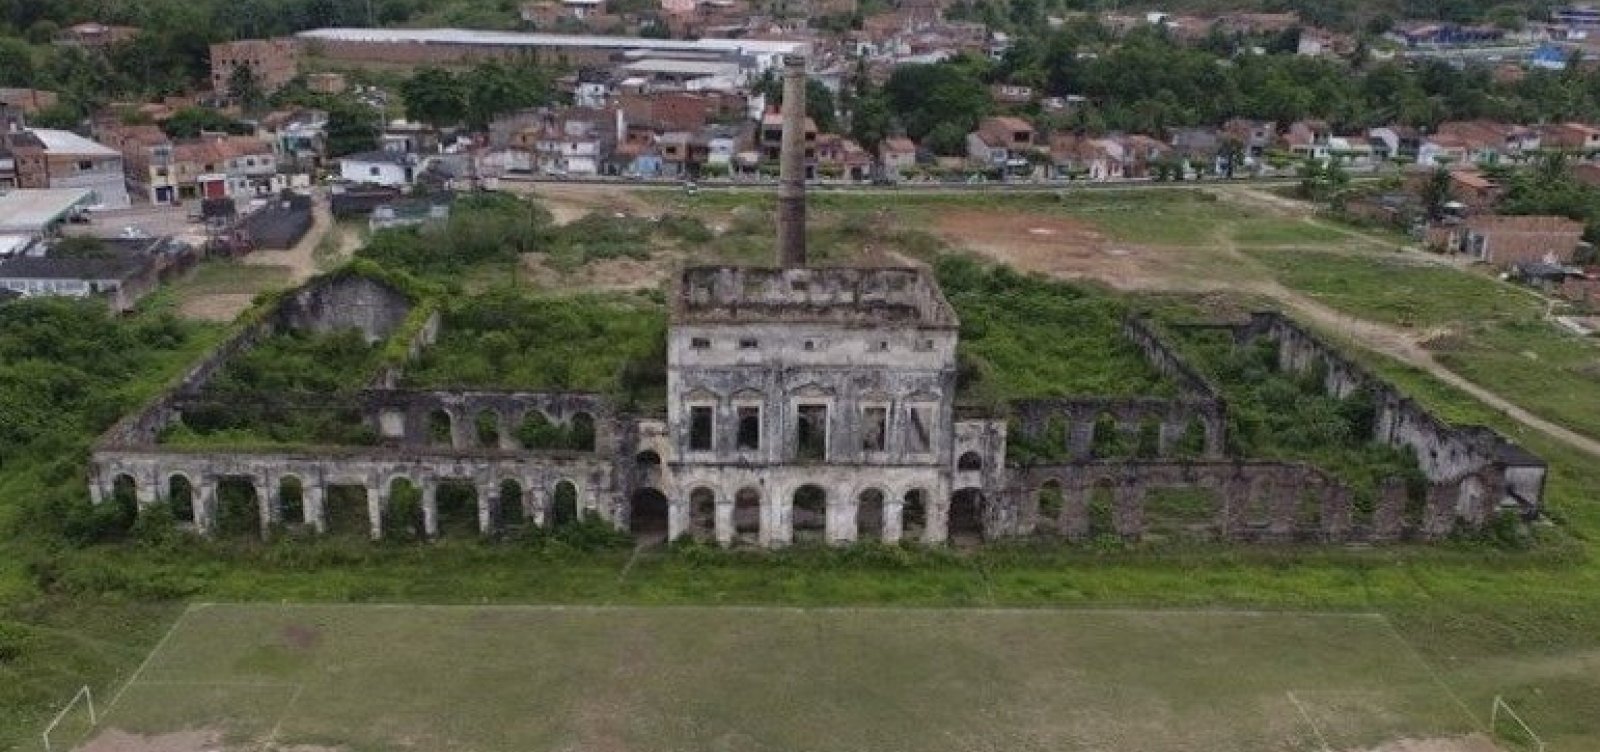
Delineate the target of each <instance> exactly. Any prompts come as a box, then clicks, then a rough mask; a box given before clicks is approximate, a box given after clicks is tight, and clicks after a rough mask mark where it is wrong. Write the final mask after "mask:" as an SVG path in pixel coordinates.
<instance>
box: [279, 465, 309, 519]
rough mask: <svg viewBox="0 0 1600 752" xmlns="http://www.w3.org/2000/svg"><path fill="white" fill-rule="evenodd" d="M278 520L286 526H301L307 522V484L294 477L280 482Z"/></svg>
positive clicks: (284, 478)
mask: <svg viewBox="0 0 1600 752" xmlns="http://www.w3.org/2000/svg"><path fill="white" fill-rule="evenodd" d="M278 520H279V521H280V522H282V523H283V524H285V525H299V524H303V523H304V522H305V520H306V488H305V484H304V483H301V482H300V479H299V478H297V477H295V476H293V475H285V476H283V478H282V479H281V480H279V481H278Z"/></svg>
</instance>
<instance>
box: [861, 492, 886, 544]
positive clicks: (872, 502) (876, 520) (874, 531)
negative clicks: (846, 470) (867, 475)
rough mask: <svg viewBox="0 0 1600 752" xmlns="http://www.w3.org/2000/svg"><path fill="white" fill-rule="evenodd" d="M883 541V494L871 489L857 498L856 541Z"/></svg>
mask: <svg viewBox="0 0 1600 752" xmlns="http://www.w3.org/2000/svg"><path fill="white" fill-rule="evenodd" d="M882 539H883V492H882V491H880V490H878V489H876V488H869V489H867V490H865V491H862V492H861V493H860V495H858V496H856V540H882Z"/></svg>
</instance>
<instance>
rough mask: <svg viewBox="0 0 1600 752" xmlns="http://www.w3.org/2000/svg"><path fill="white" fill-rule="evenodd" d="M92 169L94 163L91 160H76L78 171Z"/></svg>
mask: <svg viewBox="0 0 1600 752" xmlns="http://www.w3.org/2000/svg"><path fill="white" fill-rule="evenodd" d="M92 169H94V163H93V162H90V161H89V160H87V159H84V160H80V161H79V162H78V171H79V172H88V171H90V170H92Z"/></svg>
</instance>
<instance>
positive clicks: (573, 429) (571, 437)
mask: <svg viewBox="0 0 1600 752" xmlns="http://www.w3.org/2000/svg"><path fill="white" fill-rule="evenodd" d="M566 448H567V449H576V450H578V451H580V452H592V451H594V416H593V415H590V414H588V413H578V414H577V415H574V416H572V420H571V421H570V422H569V423H568V424H567V447H566Z"/></svg>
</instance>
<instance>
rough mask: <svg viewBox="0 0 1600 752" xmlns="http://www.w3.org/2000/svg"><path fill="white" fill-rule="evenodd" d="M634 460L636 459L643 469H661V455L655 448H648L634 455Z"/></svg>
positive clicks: (636, 462)
mask: <svg viewBox="0 0 1600 752" xmlns="http://www.w3.org/2000/svg"><path fill="white" fill-rule="evenodd" d="M633 461H634V463H635V464H637V465H638V466H639V469H641V470H646V469H648V470H659V469H661V455H659V454H656V452H655V450H654V449H646V450H644V451H642V452H640V453H638V454H636V455H634V456H633Z"/></svg>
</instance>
